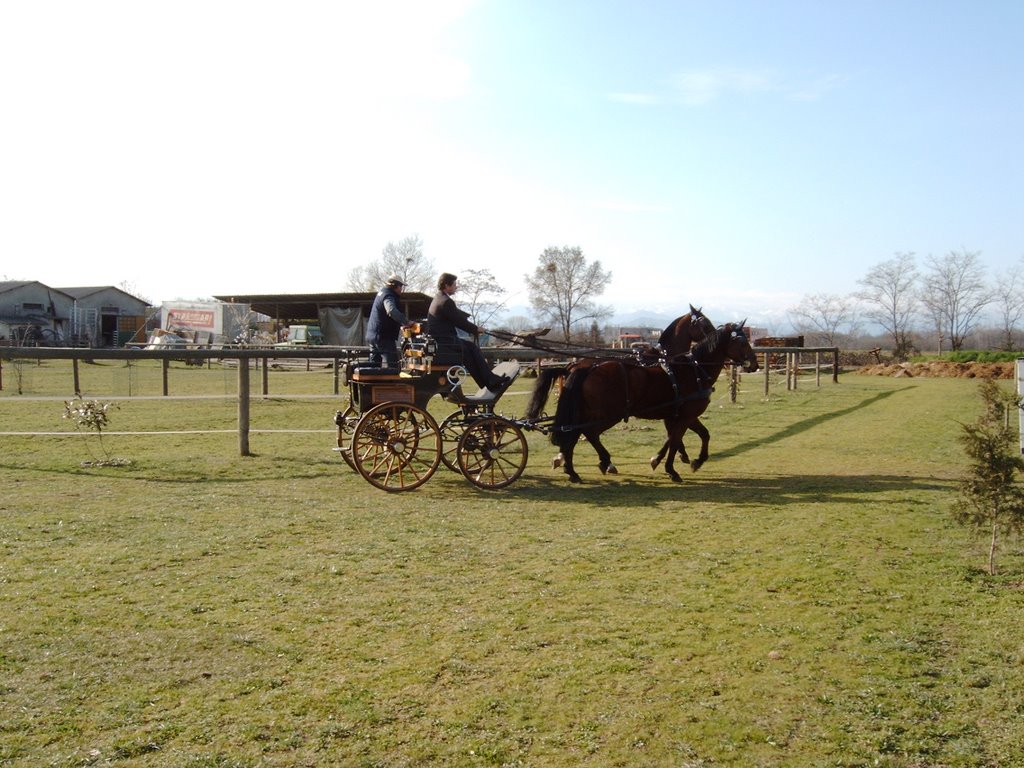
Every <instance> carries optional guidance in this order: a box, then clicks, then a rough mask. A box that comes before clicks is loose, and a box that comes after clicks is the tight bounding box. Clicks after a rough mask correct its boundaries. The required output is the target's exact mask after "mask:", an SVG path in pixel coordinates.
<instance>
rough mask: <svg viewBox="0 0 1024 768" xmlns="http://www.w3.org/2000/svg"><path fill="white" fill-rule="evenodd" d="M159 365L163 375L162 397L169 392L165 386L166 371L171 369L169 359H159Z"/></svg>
mask: <svg viewBox="0 0 1024 768" xmlns="http://www.w3.org/2000/svg"><path fill="white" fill-rule="evenodd" d="M160 367H161V368H162V369H163V371H162V373H163V377H164V397H167V394H168V392H169V389H168V387H167V372H168V371H169V370H170V369H171V361H170V360H167V359H166V358H165V359H163V360H161V361H160Z"/></svg>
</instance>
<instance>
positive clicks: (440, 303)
mask: <svg viewBox="0 0 1024 768" xmlns="http://www.w3.org/2000/svg"><path fill="white" fill-rule="evenodd" d="M456 329H459V330H462V331H465V332H466V333H471V334H474V335H476V334H477V333H478V332H479V330H480V329H479V328H477V327H476V326H475V325H473V323H472V322H470V320H469V313H468V312H463V311H462V310H461V309H459V308H458V307H457V306H455V302H454V301H453V300H452V297H451V296H449V295H447V294H446V293H444V292H443V291H438V292H437V295H436V296H435V297H434V300H433V301H431V302H430V309H429V310H428V311H427V333H429V334H430V335H431V336H433V337H434V338H435V339H437V341H438V342H439V343H442V344H451V343H453V342H456V341H458V338H459V334H458V333H457V332H456Z"/></svg>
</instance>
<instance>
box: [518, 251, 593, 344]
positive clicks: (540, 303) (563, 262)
mask: <svg viewBox="0 0 1024 768" xmlns="http://www.w3.org/2000/svg"><path fill="white" fill-rule="evenodd" d="M539 262H540V263H539V264H538V265H537V267H536V269H534V271H533V275H532V276H531V275H524V278H525V280H526V285H527V286H528V287H529V289H530V304H531V306H532V307H533V309H534V311H536V312H537V314H538V316H539V317H540V318H541V319H542V321H543V322H544V323H545V324H547V323H550V324H551V325H554V326H556V327H557V328H558V329H559V330H560V331H561V334H562V337H563V338H564V339H565V340H566V341H571V340H572V337H573V330H574V328H575V327H576V326H577V325H579V324H581V323H584V322H586V321H590V320H603V319H605V318H608V317H611V315H612V310H611V308H610V307H601V306H598V305H596V304H594V301H593V300H594V297H595V296H600V295H601V294H602V293H604V289H605V288H606V287H607V285H608V283H609V282H611V279H612V273H611V272H606V271H605V270H603V269H601V262H600V261H595V262H593V263H591V264H587V260H586V258H585V257H584V256H583V250H582V249H581V248H579V246H575V247H570V246H565V247H562V248H546V249H544V253H542V254H541V255H540V258H539Z"/></svg>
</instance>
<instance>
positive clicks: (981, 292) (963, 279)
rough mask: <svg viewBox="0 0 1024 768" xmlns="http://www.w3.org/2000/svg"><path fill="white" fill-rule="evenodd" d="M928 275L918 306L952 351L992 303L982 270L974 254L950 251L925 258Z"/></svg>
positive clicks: (965, 251)
mask: <svg viewBox="0 0 1024 768" xmlns="http://www.w3.org/2000/svg"><path fill="white" fill-rule="evenodd" d="M926 266H927V267H928V273H927V274H926V275H925V276H924V278H923V282H922V285H921V303H922V305H923V306H924V308H925V311H926V312H927V314H928V316H929V317H930V318H931V319H932V321H933V322H934V323H935V328H936V330H938V332H939V334H940V336H941V337H944V338H946V339H949V346H950V349H952V350H953V351H954V352H955V351H957V350H959V349H961V348H962V347H963V344H964V339H966V338H967V337H968V336H969V335H970V333H971V332H972V331H973V330H974V328H975V326H976V325H977V323H978V320H979V318H980V317H981V313H982V311H983V310H984V309H985V307H987V306H988V305H989V304H991V303H992V298H993V293H992V289H991V288H989V287H988V285H986V283H985V267H984V265H982V263H981V254H980V253H978V252H977V251H968V250H966V249H962V250H960V251H950V252H949V253H947V254H946V255H945V256H944V257H942V258H937V257H934V256H929V257H928V259H927V261H926Z"/></svg>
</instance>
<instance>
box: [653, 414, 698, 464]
mask: <svg viewBox="0 0 1024 768" xmlns="http://www.w3.org/2000/svg"><path fill="white" fill-rule="evenodd" d="M669 424H670V422H669V421H668V420H667V419H666V420H665V431H666V432H667V431H668V430H669V429H670V426H669ZM685 433H686V430H685V429H684V430H683V434H685ZM668 449H669V445H668V440H666V441H665V442H664V443H662V445H661V450H660V451H658V453H657V454H656V455H654V456H652V457H651V469H657V468H658V465H659V464H661V460H662V459H664V458H665V454H666V453H668ZM676 451H677V453H678V455H679V460H680V461H684V462H686V463H687V464H689V463H690V457H689V456H688V455H687V454H686V446H685V445H683V443H682V437H680V438H679V445H678V446H677V447H676Z"/></svg>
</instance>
